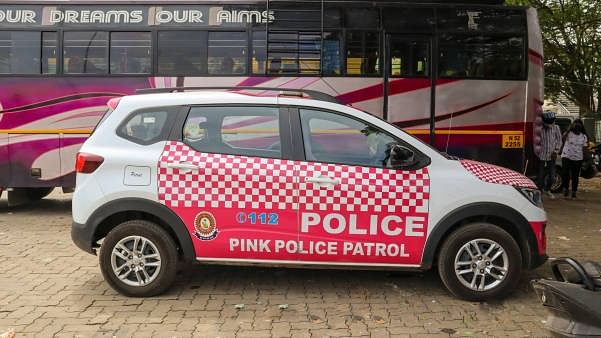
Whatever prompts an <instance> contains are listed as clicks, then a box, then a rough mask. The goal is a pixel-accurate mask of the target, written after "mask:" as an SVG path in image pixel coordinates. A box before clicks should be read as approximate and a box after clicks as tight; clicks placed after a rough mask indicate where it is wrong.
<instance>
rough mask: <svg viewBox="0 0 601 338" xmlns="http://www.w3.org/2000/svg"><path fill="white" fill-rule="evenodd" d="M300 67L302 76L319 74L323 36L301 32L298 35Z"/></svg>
mask: <svg viewBox="0 0 601 338" xmlns="http://www.w3.org/2000/svg"><path fill="white" fill-rule="evenodd" d="M298 49H299V50H298V65H299V68H300V73H301V74H319V71H320V64H321V60H320V50H321V34H320V33H312V32H300V33H299V35H298Z"/></svg>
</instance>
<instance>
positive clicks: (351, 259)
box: [297, 108, 430, 266]
mask: <svg viewBox="0 0 601 338" xmlns="http://www.w3.org/2000/svg"><path fill="white" fill-rule="evenodd" d="M297 121H298V122H297V124H298V125H299V126H298V127H299V128H300V129H301V131H302V141H301V140H299V141H297V143H300V144H304V153H305V160H304V161H300V162H299V165H298V173H299V179H300V183H299V193H298V195H299V207H300V210H299V212H300V244H302V245H299V246H301V247H302V248H305V249H304V250H301V251H299V260H300V261H306V262H319V263H334V264H357V265H405V266H418V265H419V263H420V261H421V257H422V252H423V248H424V245H425V240H426V235H427V233H426V232H427V224H428V203H429V191H430V190H429V189H430V180H429V176H428V169H427V167H425V165H427V163H429V160H428V161H415V162H412V163H415V164H412V165H411V166H408V167H406V168H400V167H397V168H396V169H395V168H393V167H391V165H390V149H391V146H392V145H399V146H402V147H404V148H403V149H409V150H411V152H415V156H417V157H420V156H425V155H423V154H421V153H419V152H418V151H417V150H416V149H415V148H413V147H410V146H409V145H408V144H405V143H404V142H402V141H401V140H399V139H397V138H395V137H393V136H391V135H390V134H388V133H386V132H384V131H383V130H380V129H379V128H377V127H375V126H373V125H370V124H367V123H364V122H362V121H360V120H358V119H356V118H354V117H350V116H346V115H341V114H339V113H335V112H331V111H322V110H316V109H312V108H311V109H310V108H300V109H299V110H298V120H297ZM417 157H416V158H417ZM426 159H427V158H426ZM420 163H421V165H420Z"/></svg>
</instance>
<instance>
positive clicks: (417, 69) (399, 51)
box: [390, 38, 430, 77]
mask: <svg viewBox="0 0 601 338" xmlns="http://www.w3.org/2000/svg"><path fill="white" fill-rule="evenodd" d="M428 45H429V44H428V42H426V41H412V40H408V39H394V38H391V40H390V76H392V77H420V76H428V75H429V74H428V69H429V67H430V65H429V53H430V49H429V47H428Z"/></svg>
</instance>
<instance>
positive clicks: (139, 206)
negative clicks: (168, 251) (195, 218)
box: [86, 198, 196, 261]
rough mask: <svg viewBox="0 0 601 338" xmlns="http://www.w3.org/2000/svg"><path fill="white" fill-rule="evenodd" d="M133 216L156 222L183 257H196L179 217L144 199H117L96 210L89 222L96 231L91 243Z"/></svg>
mask: <svg viewBox="0 0 601 338" xmlns="http://www.w3.org/2000/svg"><path fill="white" fill-rule="evenodd" d="M133 219H143V220H148V221H151V222H153V223H156V224H157V225H159V226H160V227H162V228H163V229H165V230H166V231H167V232H168V233H169V234H170V235H171V236H172V238H173V240H174V241H175V242H176V244H177V245H178V247H179V251H180V255H181V257H182V258H183V259H184V260H186V261H193V260H194V259H195V257H196V255H195V253H194V245H193V244H192V238H191V237H190V234H189V232H188V229H187V228H186V225H185V224H184V223H183V222H182V220H181V219H180V218H179V216H177V215H176V214H175V213H174V212H173V211H171V210H170V209H169V208H167V207H166V206H164V205H163V204H160V203H158V202H155V201H149V200H146V199H142V198H121V199H116V200H113V201H110V202H108V203H106V204H104V205H102V206H101V207H100V208H98V209H97V210H96V211H94V213H92V215H91V216H90V218H89V219H88V222H87V224H86V225H87V227H88V228H90V229H93V231H94V233H93V236H92V243H96V242H97V241H98V240H100V239H101V238H104V237H105V236H106V235H107V234H108V233H109V231H111V230H112V229H113V228H115V227H116V226H117V225H119V224H120V223H122V222H125V221H128V220H133Z"/></svg>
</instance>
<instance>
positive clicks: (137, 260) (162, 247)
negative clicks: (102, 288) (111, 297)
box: [100, 220, 178, 297]
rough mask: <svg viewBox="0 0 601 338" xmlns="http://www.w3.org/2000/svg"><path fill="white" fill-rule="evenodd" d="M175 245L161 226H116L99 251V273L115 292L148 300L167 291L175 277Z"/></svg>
mask: <svg viewBox="0 0 601 338" xmlns="http://www.w3.org/2000/svg"><path fill="white" fill-rule="evenodd" d="M177 263H178V255H177V248H176V245H175V242H174V241H173V239H172V238H171V236H170V235H169V234H168V233H167V232H166V231H165V230H164V229H163V228H161V227H160V226H158V225H156V224H154V223H152V222H149V221H144V220H133V221H127V222H124V223H121V224H119V225H118V226H117V227H115V228H114V229H113V230H111V231H110V232H109V233H108V235H107V236H106V238H105V239H104V242H103V243H102V247H101V249H100V269H101V270H102V275H103V276H104V279H105V280H106V281H107V282H108V283H109V285H110V286H111V287H112V288H113V289H115V290H116V291H118V292H120V293H122V294H124V295H126V296H133V297H149V296H154V295H158V294H160V293H162V292H164V291H165V290H167V289H168V288H169V287H170V286H171V284H173V281H174V280H175V276H176V273H177Z"/></svg>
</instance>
